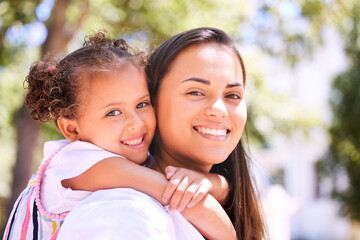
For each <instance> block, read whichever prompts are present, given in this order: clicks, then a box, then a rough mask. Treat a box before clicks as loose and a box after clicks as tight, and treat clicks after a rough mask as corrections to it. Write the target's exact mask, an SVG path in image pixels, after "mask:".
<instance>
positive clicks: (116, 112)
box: [106, 110, 121, 117]
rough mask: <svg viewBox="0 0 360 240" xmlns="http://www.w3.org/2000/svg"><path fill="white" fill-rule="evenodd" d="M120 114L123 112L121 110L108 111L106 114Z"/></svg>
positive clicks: (110, 115) (109, 115)
mask: <svg viewBox="0 0 360 240" xmlns="http://www.w3.org/2000/svg"><path fill="white" fill-rule="evenodd" d="M119 114H121V112H120V111H119V110H112V111H110V112H108V113H107V114H106V116H108V117H114V116H117V115H119Z"/></svg>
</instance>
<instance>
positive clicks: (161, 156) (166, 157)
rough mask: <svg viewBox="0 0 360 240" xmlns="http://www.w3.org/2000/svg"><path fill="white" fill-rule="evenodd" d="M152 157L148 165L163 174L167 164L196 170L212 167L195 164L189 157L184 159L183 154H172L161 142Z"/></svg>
mask: <svg viewBox="0 0 360 240" xmlns="http://www.w3.org/2000/svg"><path fill="white" fill-rule="evenodd" d="M153 158H154V161H153V163H152V164H151V165H150V168H152V169H154V170H156V171H158V172H161V173H163V174H165V168H166V167H167V166H174V167H181V168H187V169H191V170H195V171H198V172H209V171H210V169H211V167H212V165H209V166H204V165H202V164H197V162H195V161H193V160H191V159H186V157H185V156H184V157H179V156H172V155H171V154H169V153H168V152H167V151H166V150H165V149H163V148H162V145H161V144H159V145H158V146H156V150H155V153H154V156H153ZM180 158H181V159H180Z"/></svg>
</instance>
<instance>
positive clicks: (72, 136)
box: [57, 117, 80, 142]
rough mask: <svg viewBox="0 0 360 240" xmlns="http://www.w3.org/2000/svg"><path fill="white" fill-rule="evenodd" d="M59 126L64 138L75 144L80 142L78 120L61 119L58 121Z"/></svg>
mask: <svg viewBox="0 0 360 240" xmlns="http://www.w3.org/2000/svg"><path fill="white" fill-rule="evenodd" d="M57 125H58V127H59V129H60V131H61V133H62V135H64V137H65V138H66V139H67V140H69V141H70V142H75V141H77V140H80V137H79V133H78V131H77V124H76V120H72V119H66V118H63V117H62V118H59V119H58V120H57Z"/></svg>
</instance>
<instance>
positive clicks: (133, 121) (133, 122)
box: [127, 113, 144, 131]
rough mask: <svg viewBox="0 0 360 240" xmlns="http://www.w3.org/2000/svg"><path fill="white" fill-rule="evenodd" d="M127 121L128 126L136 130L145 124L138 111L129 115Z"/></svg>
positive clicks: (129, 128)
mask: <svg viewBox="0 0 360 240" xmlns="http://www.w3.org/2000/svg"><path fill="white" fill-rule="evenodd" d="M127 122H128V123H127V128H128V130H131V131H135V130H137V129H139V128H142V127H143V126H144V121H143V119H142V118H141V117H140V116H139V115H138V114H137V113H132V114H131V115H129V116H128V119H127Z"/></svg>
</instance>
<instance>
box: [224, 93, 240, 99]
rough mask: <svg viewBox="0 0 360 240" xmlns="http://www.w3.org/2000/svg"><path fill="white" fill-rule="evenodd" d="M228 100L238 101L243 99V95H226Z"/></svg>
mask: <svg viewBox="0 0 360 240" xmlns="http://www.w3.org/2000/svg"><path fill="white" fill-rule="evenodd" d="M226 98H230V99H233V100H237V99H241V95H240V94H237V93H231V94H228V95H226Z"/></svg>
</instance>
